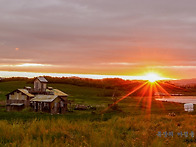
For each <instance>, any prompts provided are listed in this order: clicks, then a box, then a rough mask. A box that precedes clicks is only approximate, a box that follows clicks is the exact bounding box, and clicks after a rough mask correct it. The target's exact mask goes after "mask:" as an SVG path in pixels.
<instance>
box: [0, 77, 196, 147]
mask: <svg viewBox="0 0 196 147" xmlns="http://www.w3.org/2000/svg"><path fill="white" fill-rule="evenodd" d="M26 85H28V86H32V84H31V83H26V82H25V81H9V82H1V83H0V146H20V147H21V146H82V147H83V146H85V147H88V146H92V147H96V146H98V147H103V146H106V147H107V146H108V147H111V146H116V147H118V146H125V147H127V146H136V147H140V146H155V147H157V146H160V147H161V146H196V137H195V136H194V137H193V136H192V135H191V134H190V133H191V132H192V131H193V132H194V133H196V111H194V112H191V113H187V112H184V110H183V105H182V104H177V103H168V102H158V101H155V100H154V99H152V103H151V107H150V109H149V106H148V104H149V98H148V97H144V98H143V99H140V97H136V96H129V97H127V98H126V99H124V100H123V101H121V102H119V103H118V109H116V110H113V109H109V110H108V111H104V112H103V113H101V112H102V111H103V110H104V109H105V108H107V106H108V104H111V103H112V102H113V101H112V97H111V95H112V94H113V93H114V89H107V88H95V87H85V86H76V85H71V84H57V83H56V84H49V86H52V87H55V88H58V89H60V90H62V91H64V92H66V93H67V94H68V95H69V99H70V100H72V101H73V105H74V104H84V105H91V106H94V107H96V108H97V110H86V111H79V110H74V111H73V112H67V113H66V114H58V115H51V114H48V113H35V112H32V111H31V110H30V109H25V110H23V111H21V112H6V110H5V94H7V93H9V92H10V91H12V90H15V89H17V88H23V87H24V86H26ZM118 93H120V94H121V95H122V96H123V95H124V94H126V93H125V91H118ZM119 97H120V96H119ZM172 112H174V113H175V116H173V115H169V113H172ZM160 132H161V136H159V135H160V134H159V133H160ZM166 132H167V133H168V134H167V136H165V135H166V134H165V133H166ZM180 132H182V136H181V135H179V133H180ZM184 132H188V133H189V134H188V136H186V135H185V133H184ZM171 133H173V135H171Z"/></svg>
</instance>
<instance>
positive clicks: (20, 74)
mask: <svg viewBox="0 0 196 147" xmlns="http://www.w3.org/2000/svg"><path fill="white" fill-rule="evenodd" d="M150 74H151V73H150ZM37 76H51V77H74V76H75V77H81V78H91V79H103V78H121V79H124V80H149V74H147V75H144V76H123V75H98V74H70V73H38V72H19V71H0V77H4V78H8V77H28V78H34V77H37ZM151 78H152V77H151ZM155 78H156V80H174V79H171V78H163V77H159V78H158V79H157V77H155Z"/></svg>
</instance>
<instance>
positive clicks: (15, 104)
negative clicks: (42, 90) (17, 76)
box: [6, 89, 34, 111]
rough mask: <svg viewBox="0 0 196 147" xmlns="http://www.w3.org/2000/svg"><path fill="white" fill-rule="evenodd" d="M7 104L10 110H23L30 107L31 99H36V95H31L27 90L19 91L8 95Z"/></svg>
mask: <svg viewBox="0 0 196 147" xmlns="http://www.w3.org/2000/svg"><path fill="white" fill-rule="evenodd" d="M6 97H7V99H6V100H7V103H6V108H7V110H8V111H10V110H22V109H23V108H25V107H28V106H29V105H30V99H32V98H34V95H33V94H31V93H29V92H28V90H27V89H17V90H14V91H12V92H10V93H8V94H7V95H6Z"/></svg>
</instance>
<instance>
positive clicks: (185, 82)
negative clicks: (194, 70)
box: [170, 78, 196, 85]
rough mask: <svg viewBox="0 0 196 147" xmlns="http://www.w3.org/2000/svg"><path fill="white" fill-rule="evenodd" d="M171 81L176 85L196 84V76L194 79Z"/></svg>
mask: <svg viewBox="0 0 196 147" xmlns="http://www.w3.org/2000/svg"><path fill="white" fill-rule="evenodd" d="M170 82H171V83H172V84H175V85H195V84H196V78H194V79H181V80H172V81H170Z"/></svg>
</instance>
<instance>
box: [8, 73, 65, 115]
mask: <svg viewBox="0 0 196 147" xmlns="http://www.w3.org/2000/svg"><path fill="white" fill-rule="evenodd" d="M47 82H48V81H47V80H46V79H45V78H44V77H37V78H36V79H35V80H34V88H33V89H32V88H31V87H25V88H24V89H17V90H14V91H13V92H11V93H8V94H7V95H6V96H7V103H6V109H7V111H11V110H22V109H24V108H26V107H32V108H33V109H34V111H36V112H39V111H41V112H48V113H52V114H57V113H65V112H66V111H67V103H68V100H67V96H68V95H67V94H66V93H64V92H62V91H60V90H58V89H53V88H52V87H48V88H47Z"/></svg>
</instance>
